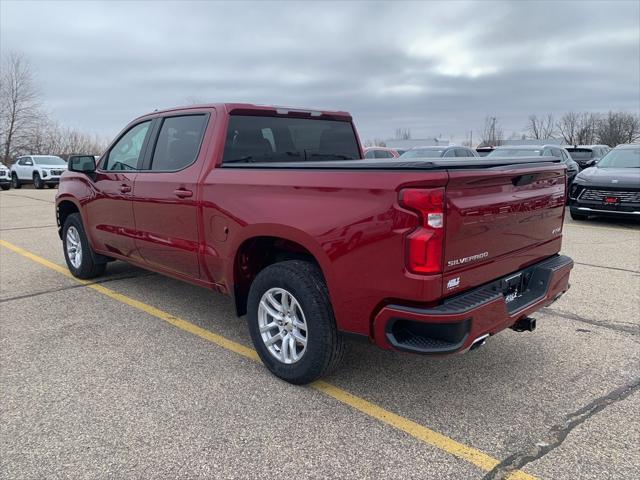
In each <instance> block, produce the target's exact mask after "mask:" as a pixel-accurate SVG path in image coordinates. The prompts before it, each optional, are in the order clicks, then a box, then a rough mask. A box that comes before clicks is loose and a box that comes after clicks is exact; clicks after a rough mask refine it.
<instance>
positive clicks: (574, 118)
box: [480, 111, 640, 147]
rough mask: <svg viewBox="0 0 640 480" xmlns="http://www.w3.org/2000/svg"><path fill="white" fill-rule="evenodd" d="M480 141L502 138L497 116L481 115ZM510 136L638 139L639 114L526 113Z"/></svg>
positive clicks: (575, 141) (582, 141)
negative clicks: (524, 122)
mask: <svg viewBox="0 0 640 480" xmlns="http://www.w3.org/2000/svg"><path fill="white" fill-rule="evenodd" d="M480 137H481V143H480V146H483V145H501V144H502V143H503V142H504V140H505V138H504V132H503V130H502V128H500V126H499V122H498V119H497V118H496V117H493V116H488V117H486V118H485V122H484V127H483V129H482V132H481V135H480ZM510 139H516V140H518V139H522V140H524V139H536V140H549V139H560V140H562V142H563V143H564V144H566V145H594V144H601V145H609V146H610V147H615V146H616V145H620V144H621V143H632V142H634V141H636V140H638V139H640V116H638V115H635V114H633V113H629V112H613V111H610V112H608V113H605V114H599V113H593V112H567V113H565V114H563V115H562V116H560V117H559V118H558V119H556V118H554V116H553V114H551V113H548V114H545V115H535V114H534V115H529V118H528V122H527V125H526V126H525V131H524V133H520V134H518V133H514V134H513V135H512V136H511V137H510Z"/></svg>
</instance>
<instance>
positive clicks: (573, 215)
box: [569, 210, 589, 222]
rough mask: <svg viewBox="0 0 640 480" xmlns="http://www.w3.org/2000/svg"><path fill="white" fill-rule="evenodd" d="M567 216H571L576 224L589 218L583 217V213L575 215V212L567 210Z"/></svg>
mask: <svg viewBox="0 0 640 480" xmlns="http://www.w3.org/2000/svg"><path fill="white" fill-rule="evenodd" d="M569 214H570V215H571V218H572V219H573V220H576V221H578V222H580V221H583V220H587V219H588V218H589V216H588V215H585V214H583V213H577V212H574V211H573V210H569Z"/></svg>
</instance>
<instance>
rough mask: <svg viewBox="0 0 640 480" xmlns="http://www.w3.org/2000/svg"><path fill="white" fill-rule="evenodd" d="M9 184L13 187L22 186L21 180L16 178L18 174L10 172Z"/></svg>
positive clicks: (18, 187)
mask: <svg viewBox="0 0 640 480" xmlns="http://www.w3.org/2000/svg"><path fill="white" fill-rule="evenodd" d="M11 186H12V187H13V188H17V189H20V188H22V182H21V181H20V179H19V178H18V175H16V172H13V173H12V174H11Z"/></svg>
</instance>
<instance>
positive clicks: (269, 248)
mask: <svg viewBox="0 0 640 480" xmlns="http://www.w3.org/2000/svg"><path fill="white" fill-rule="evenodd" d="M276 230H277V229H276ZM285 260H305V261H309V262H312V263H315V264H316V265H317V266H318V267H319V269H320V271H321V273H322V275H323V277H324V280H325V282H326V283H327V288H328V289H329V291H330V292H331V288H330V287H331V285H332V282H331V270H330V262H329V258H328V257H327V255H326V253H325V252H324V250H322V248H320V245H318V244H317V242H315V241H313V239H312V238H311V237H308V236H307V235H306V234H304V233H302V232H299V231H297V230H296V231H295V232H288V234H287V233H285V232H282V231H274V229H273V228H269V229H267V230H265V231H254V232H252V234H251V235H245V236H244V238H242V239H241V240H239V241H238V246H237V248H236V249H235V253H234V256H233V261H232V262H229V263H230V265H229V267H228V268H229V270H230V271H229V272H228V277H227V278H232V279H233V280H232V285H233V298H234V302H235V307H236V313H237V315H238V316H242V315H244V314H246V311H247V296H248V293H249V288H250V287H251V283H252V282H253V280H254V279H255V277H256V276H257V275H258V274H259V273H260V272H261V271H262V270H264V269H265V268H266V267H268V266H269V265H273V264H274V263H278V262H282V261H285ZM330 295H331V294H330Z"/></svg>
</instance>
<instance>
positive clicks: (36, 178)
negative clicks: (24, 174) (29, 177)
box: [33, 172, 44, 190]
mask: <svg viewBox="0 0 640 480" xmlns="http://www.w3.org/2000/svg"><path fill="white" fill-rule="evenodd" d="M33 186H34V187H36V188H37V189H38V190H42V189H43V188H44V182H43V181H42V178H40V174H39V173H38V172H36V173H34V174H33Z"/></svg>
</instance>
